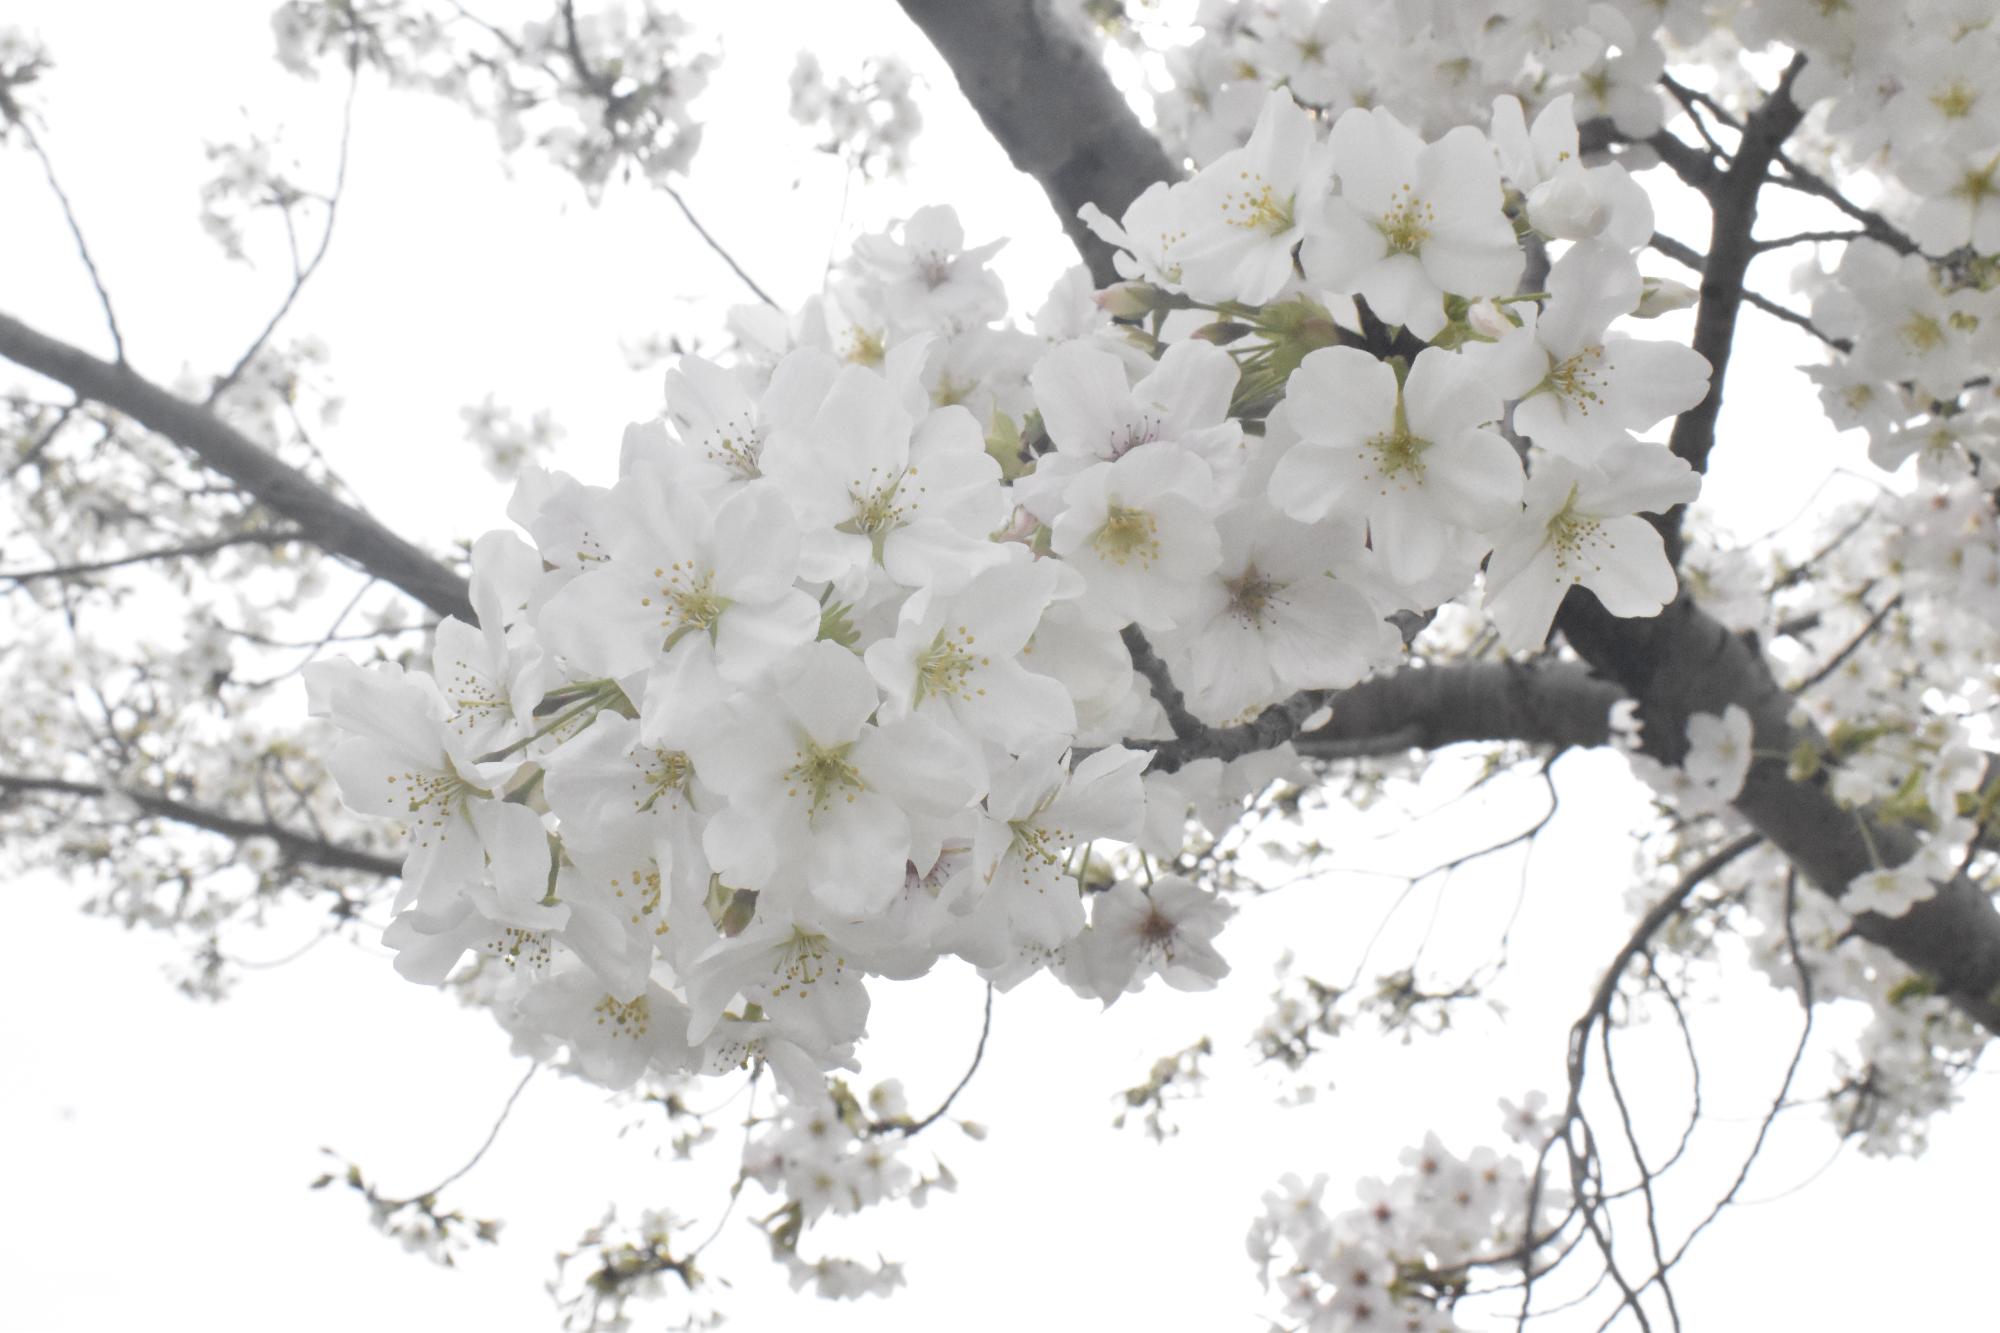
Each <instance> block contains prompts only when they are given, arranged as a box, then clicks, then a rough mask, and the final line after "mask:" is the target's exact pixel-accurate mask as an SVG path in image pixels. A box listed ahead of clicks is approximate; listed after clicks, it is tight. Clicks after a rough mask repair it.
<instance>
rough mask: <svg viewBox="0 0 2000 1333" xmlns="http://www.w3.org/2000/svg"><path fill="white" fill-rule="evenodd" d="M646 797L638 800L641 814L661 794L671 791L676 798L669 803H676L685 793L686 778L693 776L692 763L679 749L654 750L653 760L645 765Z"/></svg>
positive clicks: (656, 800) (655, 802)
mask: <svg viewBox="0 0 2000 1333" xmlns="http://www.w3.org/2000/svg"><path fill="white" fill-rule="evenodd" d="M644 773H645V779H646V799H645V800H643V801H641V802H639V805H638V809H639V812H640V813H641V814H644V813H645V812H646V811H648V810H651V809H652V808H653V806H654V805H656V804H657V803H658V802H659V799H660V798H661V797H662V796H666V795H667V794H668V793H670V792H671V793H672V794H673V796H674V797H675V798H676V799H675V800H674V801H670V802H669V804H678V803H679V801H678V798H680V797H683V796H685V795H687V786H688V780H689V779H690V778H692V777H693V776H694V763H693V761H692V760H690V759H689V758H688V757H687V755H686V754H685V753H683V752H682V751H680V750H655V751H653V762H652V763H651V764H649V765H647V766H646V768H645V770H644Z"/></svg>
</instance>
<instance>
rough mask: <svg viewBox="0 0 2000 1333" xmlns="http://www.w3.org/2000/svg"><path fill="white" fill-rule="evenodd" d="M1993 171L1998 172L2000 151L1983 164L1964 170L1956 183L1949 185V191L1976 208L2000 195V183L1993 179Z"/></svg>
mask: <svg viewBox="0 0 2000 1333" xmlns="http://www.w3.org/2000/svg"><path fill="white" fill-rule="evenodd" d="M1995 172H2000V153H1996V154H1994V155H1993V159H1992V160H1991V161H1989V162H1988V163H1987V164H1986V165H1985V166H1983V167H1974V168H1973V169H1972V170H1970V171H1968V172H1966V173H1965V175H1964V176H1962V177H1960V178H1959V182H1958V184H1956V185H1954V186H1952V187H1951V192H1952V193H1953V194H1955V195H1957V196H1959V197H1960V198H1962V199H1965V200H1967V201H1968V202H1970V203H1971V204H1972V206H1973V208H1975V209H1976V208H1978V207H1979V206H1980V205H1981V204H1983V203H1985V202H1986V201H1987V200H1988V199H1991V198H1993V197H1994V196H1995V195H2000V184H1996V183H1995V182H1994V179H1993V177H1994V173H1995Z"/></svg>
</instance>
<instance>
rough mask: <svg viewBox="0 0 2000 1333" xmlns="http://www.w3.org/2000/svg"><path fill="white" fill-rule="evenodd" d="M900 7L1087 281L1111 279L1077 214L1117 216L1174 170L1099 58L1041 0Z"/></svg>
mask: <svg viewBox="0 0 2000 1333" xmlns="http://www.w3.org/2000/svg"><path fill="white" fill-rule="evenodd" d="M901 3H902V6H903V12H904V13H906V14H908V15H909V16H910V18H911V20H912V21H913V22H915V23H916V25H917V26H918V27H919V28H922V29H923V31H924V35H925V36H926V37H928V38H930V40H931V44H932V45H934V46H935V47H937V49H938V54H940V55H942V56H943V57H944V58H945V61H946V63H948V64H949V65H950V66H951V70H952V73H953V74H954V75H955V76H956V77H957V79H958V86H959V88H960V89H961V90H962V91H963V92H964V93H965V96H966V100H967V101H969V102H971V103H972V106H973V109H974V110H976V111H978V112H979V118H980V120H982V121H984V122H985V124H986V128H987V129H988V130H989V131H991V132H992V134H993V137H994V138H995V139H997V140H999V142H1000V146H1001V147H1003V148H1005V149H1006V150H1007V156H1008V157H1009V158H1011V159H1012V160H1013V163H1014V165H1015V166H1017V167H1019V168H1020V169H1021V170H1022V171H1025V172H1027V173H1028V174H1029V175H1030V176H1033V177H1034V178H1035V180H1036V181H1037V182H1038V183H1040V185H1041V187H1042V190H1043V192H1044V193H1046V194H1047V195H1048V197H1049V203H1050V204H1051V205H1053V206H1054V208H1055V210H1056V216H1057V217H1059V218H1060V219H1061V220H1062V225H1063V230H1064V231H1065V232H1067V233H1068V234H1069V238H1070V240H1071V241H1073V242H1075V243H1076V248H1077V249H1078V250H1079V251H1080V252H1081V253H1082V255H1083V258H1084V262H1085V263H1087V264H1088V265H1089V266H1090V275H1091V278H1092V279H1093V280H1094V281H1095V282H1096V283H1097V285H1098V286H1100V287H1108V286H1110V285H1111V284H1112V283H1114V282H1117V281H1118V271H1117V270H1116V269H1115V268H1113V267H1112V265H1111V254H1112V251H1111V247H1110V246H1108V245H1106V244H1105V243H1104V242H1103V241H1100V240H1098V239H1097V237H1096V236H1095V235H1093V234H1092V233H1091V231H1090V229H1089V228H1088V227H1086V226H1084V225H1083V223H1082V222H1081V221H1079V220H1078V218H1077V215H1076V214H1077V210H1078V209H1080V208H1082V207H1083V206H1084V205H1085V204H1096V205H1097V206H1098V207H1099V208H1101V209H1103V210H1104V211H1105V212H1106V213H1108V214H1110V215H1111V216H1112V217H1118V216H1120V215H1121V214H1123V213H1124V211H1125V209H1126V206H1127V205H1129V204H1130V203H1131V202H1132V201H1133V200H1134V199H1136V198H1138V197H1139V195H1140V194H1141V193H1142V192H1143V191H1144V190H1145V188H1146V187H1147V186H1148V185H1151V184H1152V183H1153V182H1155V181H1163V180H1172V179H1174V178H1175V177H1177V176H1179V175H1180V169H1179V167H1178V166H1177V165H1176V164H1175V163H1174V162H1173V160H1172V159H1170V158H1169V157H1168V156H1167V154H1166V152H1165V150H1164V149H1162V148H1161V147H1160V143H1159V140H1157V139H1155V138H1154V137H1153V135H1152V133H1151V132H1150V131H1149V130H1147V129H1146V127H1145V126H1144V125H1142V124H1140V123H1139V118H1138V117H1137V116H1135V115H1133V114H1132V108H1131V107H1130V106H1129V105H1127V104H1126V101H1125V98H1124V96H1123V94H1121V93H1120V92H1119V91H1118V89H1117V88H1115V87H1114V86H1112V83H1111V79H1110V77H1109V76H1108V75H1107V74H1106V73H1105V70H1104V60H1103V57H1102V56H1101V54H1100V53H1099V52H1098V51H1097V50H1096V49H1095V47H1094V46H1093V44H1091V43H1090V42H1088V41H1086V40H1085V39H1084V37H1083V36H1082V35H1081V34H1080V33H1078V32H1076V31H1075V30H1073V29H1072V28H1071V27H1070V26H1069V24H1068V23H1067V22H1066V21H1065V20H1064V19H1063V18H1061V17H1060V16H1058V15H1056V14H1055V13H1054V12H1052V10H1051V7H1050V5H1049V3H1048V0H901Z"/></svg>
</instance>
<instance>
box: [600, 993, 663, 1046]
mask: <svg viewBox="0 0 2000 1333" xmlns="http://www.w3.org/2000/svg"><path fill="white" fill-rule="evenodd" d="M591 1012H592V1013H594V1014H596V1015H597V1026H599V1027H603V1026H605V1025H606V1024H609V1025H610V1027H611V1035H612V1036H614V1037H630V1038H631V1039H632V1040H633V1041H637V1040H639V1038H641V1037H643V1036H645V1035H646V1028H647V1027H648V1026H649V1025H650V1023H651V1021H652V1017H653V1015H652V1012H651V1008H650V1006H648V1005H647V1003H646V997H645V996H643V995H641V996H640V997H639V998H638V999H636V1000H628V1001H626V1002H625V1003H623V1004H620V1003H619V1002H618V1001H617V1000H616V999H614V998H613V997H611V996H609V995H607V996H605V997H604V998H603V999H601V1000H599V1001H598V1002H597V1006H596V1007H595V1008H594V1009H592V1010H591Z"/></svg>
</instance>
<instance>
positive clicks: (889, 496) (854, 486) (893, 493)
mask: <svg viewBox="0 0 2000 1333" xmlns="http://www.w3.org/2000/svg"><path fill="white" fill-rule="evenodd" d="M868 471H869V472H870V473H871V474H873V473H874V472H875V471H876V469H874V468H870V469H868ZM916 475H917V470H916V469H915V468H905V469H904V470H903V471H901V472H898V473H897V474H896V475H895V476H893V477H891V478H890V479H889V480H888V481H886V482H883V483H881V484H880V485H875V486H870V485H869V484H868V483H867V482H864V481H862V480H861V479H860V478H859V477H857V478H855V479H854V480H853V481H851V482H849V483H848V486H847V494H848V498H849V499H851V500H852V501H853V502H854V514H853V516H852V517H851V518H849V519H847V520H846V521H845V522H841V523H836V524H835V525H834V531H836V532H849V533H853V534H855V535H856V536H860V537H866V538H867V539H868V545H869V548H870V549H871V550H872V551H873V552H874V556H875V563H876V564H878V565H879V564H881V563H882V547H883V543H885V542H887V541H888V540H889V534H890V533H892V532H894V531H895V530H896V529H897V528H900V527H902V526H903V524H904V522H905V514H906V510H905V506H904V504H903V502H902V498H901V495H902V488H903V479H904V478H905V477H914V476H916Z"/></svg>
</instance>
